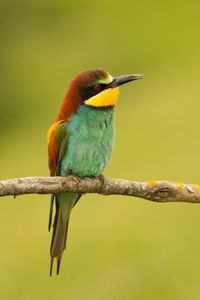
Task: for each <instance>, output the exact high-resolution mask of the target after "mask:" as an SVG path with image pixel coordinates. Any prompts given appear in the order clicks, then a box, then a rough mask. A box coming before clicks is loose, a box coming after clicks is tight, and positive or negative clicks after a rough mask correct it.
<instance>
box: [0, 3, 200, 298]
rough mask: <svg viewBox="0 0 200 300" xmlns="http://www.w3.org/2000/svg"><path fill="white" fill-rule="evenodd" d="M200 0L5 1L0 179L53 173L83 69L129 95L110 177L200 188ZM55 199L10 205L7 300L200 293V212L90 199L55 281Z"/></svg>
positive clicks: (76, 220)
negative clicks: (61, 128) (54, 128)
mask: <svg viewBox="0 0 200 300" xmlns="http://www.w3.org/2000/svg"><path fill="white" fill-rule="evenodd" d="M199 12H200V2H199V1H195V0H191V1H190V2H188V1H186V0H182V1H178V0H175V1H172V0H169V1H158V0H153V1H147V0H143V1H131V0H124V1H118V2H117V1H115V2H113V1H105V0H102V1H100V2H99V1H89V0H84V1H81V0H76V1H68V0H65V1H64V0H58V1H53V0H47V1H39V0H34V1H33V0H29V1H25V0H21V1H14V0H13V1H10V0H1V3H0V30H1V34H0V70H1V80H0V91H1V100H0V103H1V105H0V128H1V129H0V132H1V148H0V149H1V152H0V153H1V155H0V178H1V179H7V178H13V177H24V176H48V174H49V173H48V167H47V141H46V132H47V130H48V127H49V126H50V125H51V123H52V122H53V120H54V119H55V117H56V115H57V113H58V111H59V108H60V105H61V102H62V99H63V97H64V94H65V92H66V89H67V85H68V83H69V81H70V80H71V79H72V78H73V77H74V76H75V75H76V74H77V73H78V72H80V71H82V70H85V69H92V68H96V67H101V68H106V69H107V70H108V71H109V72H110V73H111V74H112V75H121V74H128V73H143V74H144V80H141V81H138V82H135V83H132V84H129V85H127V86H126V87H125V86H124V87H122V88H121V90H120V98H119V101H118V104H117V107H116V128H117V138H116V147H115V150H114V153H113V157H112V162H111V164H110V165H109V167H108V169H107V172H106V175H107V176H110V177H111V176H112V177H115V178H119V177H121V178H126V179H132V180H149V179H154V180H157V179H167V180H171V181H179V182H187V183H199V182H200V156H199V149H200V139H199V110H200V101H199V99H200V87H199V78H200V74H199V70H200V38H199V28H200V18H199ZM48 210H49V196H48V195H47V196H37V195H31V196H21V197H17V198H16V199H13V197H6V198H2V199H1V211H0V228H1V244H0V257H1V260H0V261H1V262H0V266H1V268H0V269H1V272H0V298H1V299H20V300H21V299H25V300H26V299H28V300H29V299H30V300H32V299H34V300H35V299H70V300H74V299H81V300H88V299H109V300H110V299H137V300H143V299H148V300H151V299H152V300H154V299H164V300H165V299H167V300H168V299H170V300H173V299H176V300H179V299H180V300H186V299H188V300H189V299H199V298H200V255H199V253H200V234H199V228H200V208H199V206H198V205H192V204H184V203H182V204H181V203H180V204H176V203H172V204H156V203H151V202H148V201H145V200H142V199H135V198H130V197H120V196H110V197H103V196H98V195H89V196H84V197H83V198H82V199H81V201H80V203H79V205H78V206H77V207H76V209H74V211H73V213H72V218H71V222H70V229H69V239H68V249H67V251H66V252H65V253H64V256H63V261H62V266H61V274H60V276H59V277H56V276H54V277H53V278H49V275H48V272H49V244H50V236H51V235H50V234H49V233H48V232H47V223H48Z"/></svg>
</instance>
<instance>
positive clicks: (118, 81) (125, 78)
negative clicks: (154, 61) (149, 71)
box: [107, 74, 143, 88]
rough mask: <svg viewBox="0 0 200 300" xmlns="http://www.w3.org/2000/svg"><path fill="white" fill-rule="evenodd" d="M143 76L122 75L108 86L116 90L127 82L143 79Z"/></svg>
mask: <svg viewBox="0 0 200 300" xmlns="http://www.w3.org/2000/svg"><path fill="white" fill-rule="evenodd" d="M142 78H143V75H142V74H131V75H122V76H117V77H114V78H113V81H112V82H111V83H109V84H108V85H107V88H115V87H117V86H120V85H122V84H125V83H127V82H130V81H133V80H137V79H142Z"/></svg>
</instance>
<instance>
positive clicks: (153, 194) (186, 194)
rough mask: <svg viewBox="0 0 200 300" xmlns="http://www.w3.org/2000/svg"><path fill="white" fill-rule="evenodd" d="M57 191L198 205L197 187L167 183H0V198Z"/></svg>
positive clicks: (89, 180)
mask: <svg viewBox="0 0 200 300" xmlns="http://www.w3.org/2000/svg"><path fill="white" fill-rule="evenodd" d="M59 192H81V193H99V194H103V195H125V196H134V197H139V198H144V199H147V200H150V201H155V202H190V203H199V202H200V186H199V185H194V184H183V183H177V182H169V181H154V180H150V181H128V180H123V179H111V178H105V182H104V183H103V182H102V180H101V179H100V178H79V179H76V178H75V177H74V178H73V176H69V177H60V176H59V177H25V178H15V179H8V180H5V181H0V196H1V197H2V196H8V195H13V196H17V195H23V194H56V193H59Z"/></svg>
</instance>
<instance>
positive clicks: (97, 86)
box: [94, 83, 101, 91]
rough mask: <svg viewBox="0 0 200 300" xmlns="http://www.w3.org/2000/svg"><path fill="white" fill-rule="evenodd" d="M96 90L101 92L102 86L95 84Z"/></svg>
mask: <svg viewBox="0 0 200 300" xmlns="http://www.w3.org/2000/svg"><path fill="white" fill-rule="evenodd" d="M94 89H95V90H96V91H100V89H101V84H98V83H97V84H95V86H94Z"/></svg>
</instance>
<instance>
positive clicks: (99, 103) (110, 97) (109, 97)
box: [85, 87, 119, 107]
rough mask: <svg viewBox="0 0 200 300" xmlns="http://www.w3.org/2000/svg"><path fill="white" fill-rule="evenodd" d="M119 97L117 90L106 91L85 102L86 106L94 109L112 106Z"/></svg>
mask: <svg viewBox="0 0 200 300" xmlns="http://www.w3.org/2000/svg"><path fill="white" fill-rule="evenodd" d="M118 96H119V88H118V87H116V88H114V89H106V90H104V91H102V92H101V93H99V94H97V95H95V96H93V97H91V98H90V99H88V100H86V101H85V104H86V105H90V106H95V107H104V106H114V105H115V104H116V102H117V99H118Z"/></svg>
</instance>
